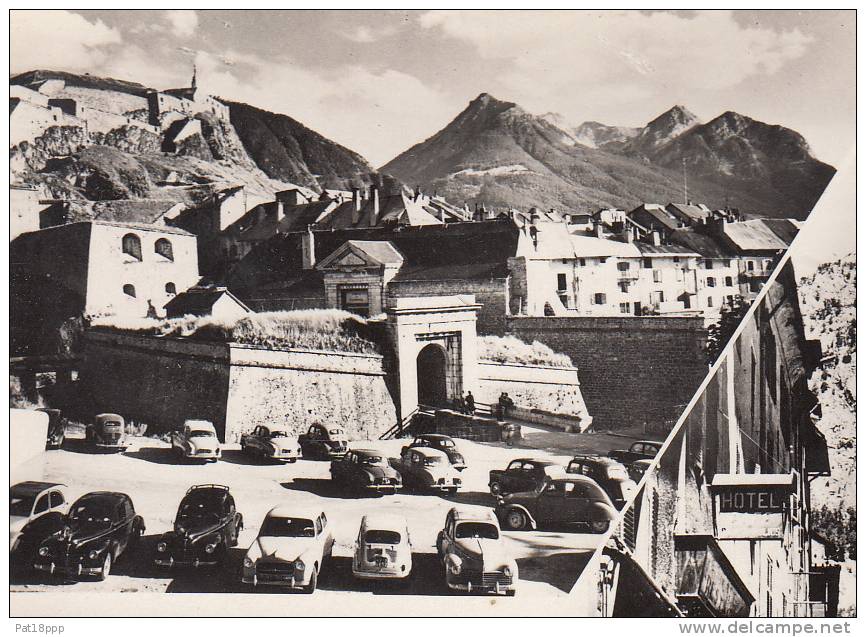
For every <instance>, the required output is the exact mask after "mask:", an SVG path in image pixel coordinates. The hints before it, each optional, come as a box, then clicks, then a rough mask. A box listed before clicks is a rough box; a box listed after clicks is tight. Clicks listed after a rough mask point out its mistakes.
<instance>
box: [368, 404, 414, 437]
mask: <svg viewBox="0 0 866 637" xmlns="http://www.w3.org/2000/svg"><path fill="white" fill-rule="evenodd" d="M422 407H423V405H418V406H417V407H415V409H413V410H412V411H411V412H409V414H408V415H407V416H406V417H405V418H403V419H402V420H400V421H398V422H396V423H395V424H394V426H392V427H391V428H389V429H387V430H386V431H385V432H383V433H382V434H381V435H380V436H379V440H390V439H391V438H395V437H397V436H399V434H401V433H403V430H404V429H405V428H406V425H408V424H409V423H411V422H412V418H414V417H415V414H417V413H418V412H420V411H421V408H422Z"/></svg>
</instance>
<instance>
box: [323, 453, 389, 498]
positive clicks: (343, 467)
mask: <svg viewBox="0 0 866 637" xmlns="http://www.w3.org/2000/svg"><path fill="white" fill-rule="evenodd" d="M331 479H332V480H333V481H334V482H336V483H337V484H340V485H342V486H344V487H346V488H349V489H365V490H368V491H375V492H379V493H383V492H387V493H396V492H397V489H399V488H401V487H402V486H403V480H402V479H401V477H400V473H399V472H398V471H397V470H396V469H394V468H393V467H392V466H391V465H390V464H388V459H387V458H386V457H385V456H384V454H382V453H381V452H379V451H374V450H373V449H350V450H349V451H348V452H347V453H346V455H345V456H343V457H342V458H341V459H340V460H333V461H332V462H331Z"/></svg>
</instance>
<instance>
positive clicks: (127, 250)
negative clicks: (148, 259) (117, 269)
mask: <svg viewBox="0 0 866 637" xmlns="http://www.w3.org/2000/svg"><path fill="white" fill-rule="evenodd" d="M123 253H124V254H128V255H129V256H131V257H133V258H135V259H138V260H139V261H141V239H139V238H138V235H134V234H132V233H130V234H126V235H123Z"/></svg>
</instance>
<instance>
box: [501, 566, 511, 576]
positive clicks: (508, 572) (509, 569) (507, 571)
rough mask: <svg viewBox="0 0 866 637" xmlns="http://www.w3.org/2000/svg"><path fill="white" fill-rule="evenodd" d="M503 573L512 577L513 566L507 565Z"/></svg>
mask: <svg viewBox="0 0 866 637" xmlns="http://www.w3.org/2000/svg"><path fill="white" fill-rule="evenodd" d="M502 574H503V575H505V577H511V568H509V567H508V566H506V567H505V568H503V569H502Z"/></svg>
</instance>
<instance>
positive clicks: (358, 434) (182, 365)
mask: <svg viewBox="0 0 866 637" xmlns="http://www.w3.org/2000/svg"><path fill="white" fill-rule="evenodd" d="M85 343H86V344H85V350H84V357H83V364H82V370H81V378H82V380H83V381H84V383H83V384H84V387H85V389H86V390H87V391H89V392H90V395H91V397H92V399H93V402H94V409H96V410H98V411H113V412H116V413H119V414H121V415H123V416H125V417H127V418H130V419H133V420H135V421H138V422H144V423H147V424H148V426H149V431H154V430H156V431H164V430H168V429H171V428H174V427H177V426H179V425H180V424H182V423H183V421H184V420H185V419H187V418H204V419H207V420H211V421H212V422H213V423H214V425H215V426H216V428H217V431H218V432H219V435H220V437H221V438H222V439H223V440H225V441H227V442H236V441H237V440H238V439H239V438H240V435H241V434H242V433H244V432H248V431H251V430H252V429H253V428H254V427H256V426H257V425H268V426H273V425H275V424H280V425H282V426H284V427H286V429H288V430H289V432H290V433H291V432H294V433H296V434H298V433H303V432H304V431H306V429H307V427H308V426H309V425H310V424H312V423H314V422H319V423H322V424H340V425H342V426H343V427H344V428H345V429H346V430H347V432H348V434H349V437H350V438H351V439H365V438H376V437H378V435H379V434H381V433H382V432H384V431H385V430H387V429H388V428H390V427H391V426H393V425H394V423H396V422H397V413H396V409H395V407H394V402H393V400H392V398H391V395H390V394H389V393H388V389H387V387H386V386H385V373H384V371H383V370H382V358H381V357H380V356H377V355H365V354H348V353H341V352H312V351H303V350H286V351H282V350H280V351H275V350H264V349H259V348H255V347H249V346H244V345H238V344H234V343H232V344H224V343H201V342H195V341H190V340H187V339H180V338H155V337H147V336H132V335H125V334H116V333H112V332H108V331H96V330H91V331H90V332H88V334H87V336H86V339H85Z"/></svg>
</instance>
